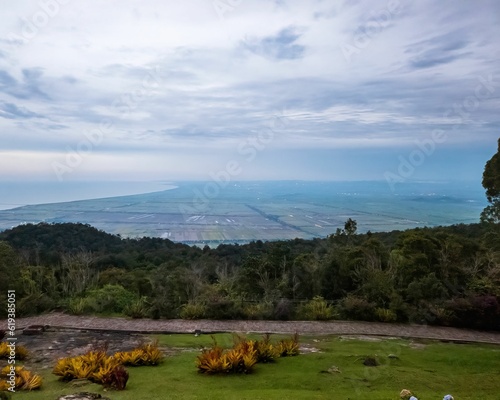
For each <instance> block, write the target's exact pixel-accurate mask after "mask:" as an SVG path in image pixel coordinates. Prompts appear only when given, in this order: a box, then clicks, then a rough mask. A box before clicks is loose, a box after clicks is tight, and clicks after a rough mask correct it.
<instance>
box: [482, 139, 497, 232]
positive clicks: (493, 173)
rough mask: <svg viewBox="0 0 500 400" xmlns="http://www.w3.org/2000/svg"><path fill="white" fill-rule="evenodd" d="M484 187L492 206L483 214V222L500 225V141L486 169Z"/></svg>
mask: <svg viewBox="0 0 500 400" xmlns="http://www.w3.org/2000/svg"><path fill="white" fill-rule="evenodd" d="M483 187H484V188H485V189H486V198H487V199H488V202H489V203H490V205H489V206H487V207H486V208H485V209H484V210H483V212H482V213H481V221H482V222H493V223H498V222H500V139H498V150H497V152H496V154H494V155H493V157H491V159H490V160H489V161H488V162H486V165H485V167H484V172H483Z"/></svg>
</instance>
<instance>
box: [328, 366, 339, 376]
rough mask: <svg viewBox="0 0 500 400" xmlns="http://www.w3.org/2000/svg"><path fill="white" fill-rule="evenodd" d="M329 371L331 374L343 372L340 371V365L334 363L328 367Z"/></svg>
mask: <svg viewBox="0 0 500 400" xmlns="http://www.w3.org/2000/svg"><path fill="white" fill-rule="evenodd" d="M328 373H329V374H341V373H342V372H341V371H340V369H339V367H337V366H335V365H332V366H331V367H330V368H328Z"/></svg>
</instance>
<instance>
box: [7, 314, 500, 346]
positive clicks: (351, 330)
mask: <svg viewBox="0 0 500 400" xmlns="http://www.w3.org/2000/svg"><path fill="white" fill-rule="evenodd" d="M30 325H49V326H50V327H52V328H58V329H64V328H67V329H80V330H96V331H108V332H113V331H115V332H128V333H144V334H148V333H193V332H194V331H195V330H201V331H202V332H203V333H214V332H256V333H285V334H291V333H295V332H297V333H299V334H312V335H327V334H328V335H330V334H331V335H370V336H392V337H402V338H419V339H435V340H444V341H456V342H478V343H494V344H500V332H484V331H474V330H468V329H457V328H449V327H436V326H427V325H407V324H385V323H378V322H358V321H328V322H316V321H213V320H195V321H187V320H180V319H175V320H164V319H160V320H152V319H128V318H103V317H88V316H75V315H66V314H62V313H49V314H44V315H39V316H36V317H26V318H18V319H17V320H16V328H17V329H23V328H26V327H28V326H30ZM6 328H7V321H5V320H2V321H0V329H6Z"/></svg>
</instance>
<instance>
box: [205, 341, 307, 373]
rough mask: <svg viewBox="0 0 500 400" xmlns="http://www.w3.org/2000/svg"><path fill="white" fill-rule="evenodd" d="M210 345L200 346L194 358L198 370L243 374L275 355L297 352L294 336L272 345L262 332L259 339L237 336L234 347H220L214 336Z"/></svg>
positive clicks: (269, 360)
mask: <svg viewBox="0 0 500 400" xmlns="http://www.w3.org/2000/svg"><path fill="white" fill-rule="evenodd" d="M212 339H213V345H212V347H211V348H208V349H203V350H202V352H201V354H200V355H198V357H197V358H196V367H197V368H198V371H199V372H200V373H205V374H221V373H243V374H249V373H251V372H252V371H253V368H254V366H255V364H257V363H270V362H274V361H275V360H276V359H277V358H278V357H280V356H282V357H286V356H292V355H297V354H299V343H298V335H294V336H293V337H292V338H290V339H284V340H281V341H279V342H278V343H277V344H276V345H273V344H272V343H271V340H270V336H269V335H268V334H267V335H264V337H263V339H262V340H260V341H254V340H246V339H244V338H242V337H237V339H236V340H235V344H234V346H233V347H232V348H231V349H229V350H224V349H223V348H222V347H220V346H219V345H217V342H216V340H215V339H214V338H212Z"/></svg>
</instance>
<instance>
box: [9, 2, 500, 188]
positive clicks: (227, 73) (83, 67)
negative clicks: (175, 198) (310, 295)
mask: <svg viewBox="0 0 500 400" xmlns="http://www.w3.org/2000/svg"><path fill="white" fill-rule="evenodd" d="M62 3H66V4H65V5H63V4H62ZM214 3H215V2H214V1H206V0H191V1H189V2H163V1H150V2H140V1H138V0H124V1H118V0H115V1H106V2H98V1H92V0H90V1H86V2H77V1H75V0H71V1H69V0H68V1H61V0H40V1H24V2H17V3H12V4H11V5H9V7H5V9H2V11H1V13H0V34H1V37H4V38H7V39H6V40H2V41H0V129H1V131H2V135H3V143H4V148H5V149H6V150H8V151H9V152H24V153H23V154H25V156H23V157H21V158H19V159H16V158H13V157H11V156H9V157H8V158H4V160H7V159H8V160H9V162H11V163H13V165H14V166H13V167H9V168H7V169H1V172H0V179H1V178H2V177H5V176H7V175H9V176H10V175H12V174H14V175H15V174H16V173H18V172H16V171H21V170H22V171H26V173H29V170H30V165H31V168H32V171H33V173H35V171H40V170H46V169H47V165H45V166H44V167H42V166H41V163H43V162H45V161H44V160H46V159H47V157H46V156H45V155H46V154H48V153H50V154H52V153H57V154H59V153H60V152H61V151H62V152H64V149H65V148H66V147H67V146H70V147H76V146H77V145H78V144H79V143H80V142H81V141H82V140H84V139H82V138H85V132H88V131H92V130H96V129H99V126H100V125H102V124H106V123H108V122H109V123H111V125H112V126H111V128H110V129H108V130H107V132H106V133H105V134H103V140H102V141H101V142H100V143H99V144H98V145H96V147H95V157H94V156H93V157H92V161H89V165H88V166H87V167H85V168H87V169H86V170H85V171H86V172H85V173H86V174H87V173H88V174H89V176H91V175H92V174H95V176H96V177H97V176H102V175H103V174H108V175H113V174H121V173H122V172H120V171H125V170H126V171H127V172H123V174H125V173H130V168H129V167H130V166H133V167H134V168H137V170H138V171H143V170H144V171H146V170H145V169H144V168H145V167H144V166H145V165H151V168H152V169H151V170H150V169H147V171H149V172H148V173H151V171H152V170H153V169H154V168H155V167H156V168H157V169H158V175H161V174H162V173H163V172H164V171H171V172H172V174H173V175H172V178H175V176H174V175H175V174H178V175H179V177H181V176H198V177H199V178H202V177H203V176H204V175H203V173H204V172H200V171H203V170H204V168H203V165H204V163H206V164H207V165H208V164H209V165H214V166H216V159H217V154H219V155H221V154H226V153H228V152H229V153H231V152H234V151H235V148H237V146H238V144H239V143H241V142H242V141H245V140H246V138H248V137H251V135H253V134H254V133H255V132H259V131H262V130H263V129H266V127H267V126H269V123H270V121H272V119H273V116H274V115H275V114H276V113H277V112H281V111H282V110H286V111H287V112H288V113H289V124H288V125H287V126H286V129H283V130H281V131H280V132H278V133H277V134H276V138H275V140H274V141H273V143H272V145H270V146H271V147H272V148H273V149H279V148H283V149H287V148H290V147H291V148H295V147H300V146H303V147H304V148H308V149H309V150H310V151H313V150H314V149H322V148H325V147H327V148H328V147H335V148H338V147H346V148H353V147H356V146H358V147H361V148H366V147H377V148H384V146H385V147H387V148H389V147H394V146H399V145H404V144H408V143H412V142H414V140H415V139H417V138H419V137H425V135H428V134H429V132H430V131H432V129H435V128H440V129H451V128H452V127H456V128H457V129H454V130H453V131H452V132H450V135H449V136H450V138H449V140H448V141H447V145H451V144H453V143H459V144H463V143H467V142H469V143H473V142H477V141H478V138H480V140H481V141H483V142H485V143H486V142H487V141H493V143H494V142H495V141H496V137H497V136H498V129H497V128H498V124H499V122H500V121H499V117H498V113H497V112H496V110H497V102H498V99H497V97H498V91H500V82H499V81H500V78H498V77H497V76H496V75H495V78H494V81H495V85H496V86H495V89H496V92H494V93H490V96H488V97H487V98H484V99H481V101H480V104H478V106H477V107H474V109H473V110H472V111H471V112H467V111H463V110H462V111H461V112H462V114H464V115H465V114H468V115H467V116H466V117H465V116H464V117H463V118H462V117H460V118H462V119H461V120H459V124H458V125H459V126H457V112H455V114H454V115H449V113H448V114H447V115H445V112H447V111H448V110H450V109H451V110H453V109H455V105H456V104H459V107H462V106H460V104H462V103H463V102H464V101H466V99H467V98H468V97H470V96H473V95H474V90H475V88H476V86H477V85H478V82H479V79H480V77H487V76H488V75H489V74H497V71H498V67H499V65H498V60H499V59H500V50H498V46H497V43H496V37H497V36H498V33H500V32H499V31H500V28H499V25H498V23H497V22H498V21H496V18H497V17H496V16H497V15H498V11H499V8H500V7H499V6H498V4H497V2H495V1H494V0H482V1H481V2H480V3H477V4H476V3H474V4H473V3H469V2H460V3H457V2H453V1H451V0H447V1H442V2H439V3H436V2H434V1H431V0H424V1H421V2H418V3H411V2H407V1H403V0H388V1H387V2H385V1H384V2H380V3H373V2H369V1H367V0H366V1H358V2H350V1H344V2H328V1H326V2H325V1H319V0H308V1H301V2H297V1H292V0H288V1H280V2H270V1H264V0H255V1H254V0H252V1H249V0H242V1H241V2H233V3H228V2H226V4H234V6H230V7H227V8H225V9H224V10H225V12H224V13H223V15H221V14H220V13H221V10H220V9H219V13H218V11H217V10H216V9H215V8H214ZM42 4H45V5H47V4H51V5H52V8H51V9H47V7H45V6H42ZM394 4H395V5H397V7H395V6H394ZM54 5H56V6H54ZM44 9H45V10H49V11H50V12H49V13H50V14H51V16H49V17H47V18H46V21H45V20H43V15H44V14H43V13H45V14H47V12H46V11H43V10H44ZM391 10H392V11H391ZM33 21H34V22H33ZM37 25H38V26H37ZM42 25H43V26H42ZM366 33H368V36H367V35H366ZM15 37H17V38H21V41H20V42H16V41H13V42H12V41H9V40H8V39H9V38H15ZM346 49H349V50H348V52H347V53H346ZM2 71H3V72H2ZM2 104H3V106H2ZM2 107H3V108H2ZM462 108H463V107H462ZM458 112H460V111H458ZM14 115H15V116H16V117H15V118H14ZM37 149H38V151H39V152H40V153H37V151H36V150H37ZM146 149H150V150H154V151H157V152H165V153H168V152H169V151H174V152H176V157H175V158H171V159H172V160H173V159H175V160H176V162H175V163H172V164H169V163H168V162H155V163H151V164H149V163H148V162H146V161H147V158H145V154H144V153H143V152H144V151H145V150H146ZM217 152H220V153H217ZM222 152H226V153H222ZM101 153H102V154H104V153H106V154H114V156H113V157H116V160H115V162H114V163H111V164H107V163H105V162H102V161H101V158H100V157H101V156H100V154H101ZM9 154H14V153H9ZM16 154H18V153H16ZM194 154H195V156H194ZM312 154H313V153H311V157H314V156H313V155H312ZM51 157H52V156H51ZM49 158H50V157H49ZM21 159H22V160H23V161H21ZM31 159H33V161H30V160H31ZM194 159H196V160H198V161H197V162H194V161H193V160H194ZM16 160H18V161H16ZM123 160H129V162H128V163H127V162H125V163H124V162H122V161H123ZM135 160H138V161H137V162H136V161H135ZM183 160H185V162H183ZM21 162H22V163H23V166H22V167H21V166H20V167H19V168H16V167H15V166H16V165H17V164H20V163H21ZM4 164H5V162H4ZM90 164H91V165H90ZM115 166H123V168H125V170H123V169H120V167H115ZM82 168H84V167H82ZM148 168H149V167H148ZM49 169H50V168H49ZM144 173H146V172H144Z"/></svg>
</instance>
